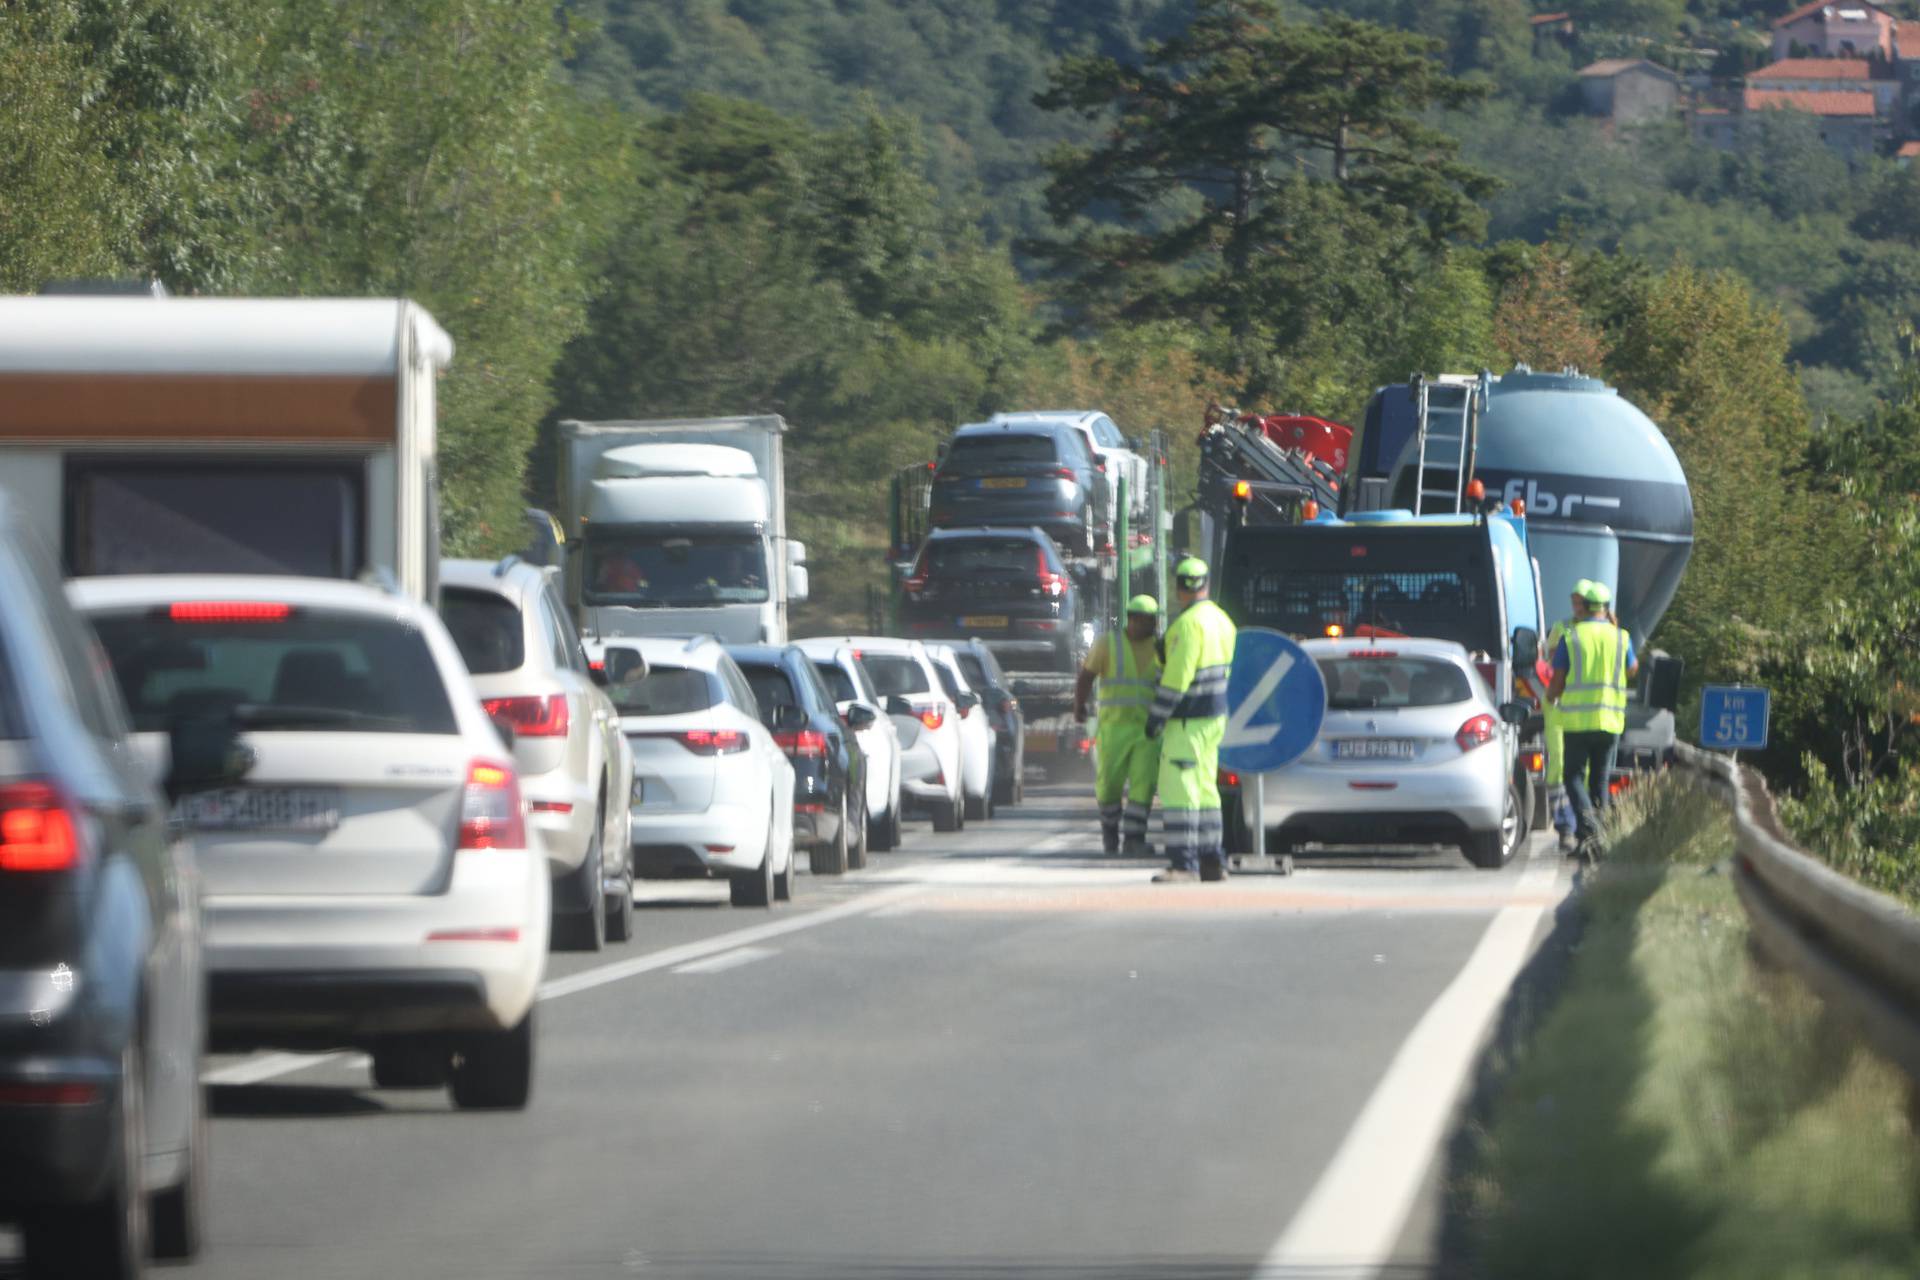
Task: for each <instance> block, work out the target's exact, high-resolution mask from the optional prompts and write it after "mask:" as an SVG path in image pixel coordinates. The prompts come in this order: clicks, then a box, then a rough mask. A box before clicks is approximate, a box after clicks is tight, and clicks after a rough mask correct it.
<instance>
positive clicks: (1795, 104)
mask: <svg viewBox="0 0 1920 1280" xmlns="http://www.w3.org/2000/svg"><path fill="white" fill-rule="evenodd" d="M1740 105H1741V107H1742V108H1744V109H1745V110H1748V111H1762V110H1766V109H1767V108H1785V109H1786V110H1789V111H1804V112H1806V113H1807V114H1808V115H1815V116H1836V117H1849V116H1872V115H1873V114H1874V106H1873V95H1872V94H1870V93H1851V92H1848V93H1838V92H1832V91H1828V90H1821V91H1816V92H1808V91H1806V90H1795V89H1748V90H1746V91H1745V92H1744V93H1742V94H1741V95H1740Z"/></svg>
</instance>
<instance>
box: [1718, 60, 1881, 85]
mask: <svg viewBox="0 0 1920 1280" xmlns="http://www.w3.org/2000/svg"><path fill="white" fill-rule="evenodd" d="M1747 79H1748V80H1750V81H1751V80H1871V79H1873V67H1872V65H1871V64H1870V63H1868V61H1867V60H1866V59H1865V58H1782V59H1780V61H1778V62H1776V63H1773V64H1772V65H1771V66H1765V67H1762V68H1760V69H1759V70H1758V71H1756V72H1754V73H1753V74H1752V75H1750V76H1748V77H1747Z"/></svg>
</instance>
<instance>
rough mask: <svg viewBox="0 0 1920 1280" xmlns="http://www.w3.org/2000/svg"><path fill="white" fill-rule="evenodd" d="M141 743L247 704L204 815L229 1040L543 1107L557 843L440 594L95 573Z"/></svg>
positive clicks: (84, 602) (198, 805) (87, 587)
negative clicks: (535, 1095)
mask: <svg viewBox="0 0 1920 1280" xmlns="http://www.w3.org/2000/svg"><path fill="white" fill-rule="evenodd" d="M69 593H70V595H71V596H72V597H73V600H74V603H75V604H77V605H78V606H79V607H80V609H81V611H82V612H83V613H85V614H86V615H87V616H88V617H89V619H90V620H91V621H92V623H93V625H94V629H95V630H96V631H97V632H98V633H99V635H100V639H101V642H102V643H103V644H104V646H105V648H106V652H107V655H108V658H109V660H110V662H111V663H112V666H113V671H114V675H115V677H116V678H117V680H118V681H119V684H120V688H121V691H122V693H123V694H124V696H125V700H126V703H127V707H128V709H129V711H131V713H132V716H133V721H134V727H135V729H136V730H138V731H140V733H141V737H142V739H143V741H142V744H141V745H142V749H143V750H145V751H148V752H152V753H153V754H154V755H155V756H156V757H157V755H158V752H159V751H161V750H162V749H164V748H163V743H164V737H163V733H162V731H163V730H164V729H165V728H166V726H167V725H168V724H169V723H170V722H178V721H180V720H183V719H184V720H192V719H200V718H203V719H206V720H207V721H209V722H214V723H224V724H232V725H235V726H237V727H238V728H239V729H240V731H241V734H240V740H241V742H242V743H243V744H244V745H245V747H246V748H247V750H248V751H249V753H250V754H251V756H252V762H251V766H250V767H249V768H248V770H247V772H246V773H245V775H244V780H243V782H242V783H241V784H240V785H238V786H234V787H230V788H226V789H224V790H220V791H213V792H208V793H205V794H203V795H199V796H196V797H194V798H193V799H191V800H190V801H188V802H186V803H184V804H183V805H182V806H181V807H180V808H179V810H178V811H177V816H178V818H179V819H180V821H182V822H183V823H184V824H185V825H186V826H187V827H189V828H191V829H192V830H193V831H194V835H195V844H196V846H197V848H198V852H199V867H200V874H201V879H202V882H203V889H204V898H203V901H202V907H201V910H202V912H203V915H204V918H205V922H206V942H205V954H206V963H207V970H208V990H209V1031H210V1038H211V1041H212V1044H213V1046H214V1047H215V1048H217V1049H252V1048H260V1047H275V1048H289V1049H316V1048H324V1049H333V1048H358V1049H364V1050H366V1051H367V1052H368V1053H370V1054H371V1055H372V1057H373V1078H374V1083H375V1084H377V1085H381V1086H383V1087H434V1086H438V1085H441V1084H450V1085H451V1086H452V1091H453V1100H454V1102H455V1104H456V1105H459V1106H462V1107H512V1108H518V1107H523V1106H525V1105H526V1102H527V1098H528V1095H529V1092H530V1088H531V1082H532V1072H533V1002H534V993H535V991H536V989H537V988H538V987H539V984H540V977H541V974H542V972H543V971H544V969H545V965H546V954H547V922H548V915H549V905H548V877H547V858H546V853H545V851H544V850H543V849H542V848H541V847H540V842H539V835H538V833H537V832H535V831H534V830H532V829H531V827H530V826H529V823H528V821H527V812H526V804H525V801H524V800H523V798H522V796H521V792H520V780H519V775H518V771H517V770H516V768H515V766H514V763H513V757H512V756H511V754H510V753H509V752H508V751H507V749H506V747H505V746H504V744H503V743H502V742H501V739H500V735H499V733H498V732H496V731H495V728H494V726H493V724H492V722H491V721H489V720H488V718H487V714H486V712H485V711H483V710H482V709H481V706H480V695H479V692H478V691H477V690H476V689H475V688H474V687H473V680H472V678H471V677H470V676H469V675H468V674H467V668H466V664H465V663H464V662H462V661H461V658H460V652H459V650H458V649H456V648H455V647H454V644H453V640H452V639H451V638H450V637H449V636H448V635H447V632H446V628H445V627H444V626H442V625H441V622H440V619H439V617H438V616H437V615H436V614H435V613H434V612H433V610H431V609H429V608H427V607H426V606H425V605H422V604H418V603H416V602H414V601H411V600H407V599H404V598H402V597H399V596H397V595H391V594H388V593H386V592H383V591H380V590H377V589H375V588H373V587H369V586H362V585H360V584H357V583H349V582H336V581H329V580H326V579H315V578H285V577H230V576H214V575H170V576H139V577H118V578H94V579H82V580H78V581H75V582H73V583H72V584H70V588H69Z"/></svg>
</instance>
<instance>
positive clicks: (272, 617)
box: [167, 600, 293, 622]
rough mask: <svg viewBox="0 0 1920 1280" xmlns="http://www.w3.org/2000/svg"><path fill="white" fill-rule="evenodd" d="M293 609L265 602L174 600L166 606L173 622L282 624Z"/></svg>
mask: <svg viewBox="0 0 1920 1280" xmlns="http://www.w3.org/2000/svg"><path fill="white" fill-rule="evenodd" d="M292 616H293V606H292V605H290V604H280V603H278V602H275V601H268V600H177V601H175V602H174V603H173V604H170V605H168V606H167V617H168V618H170V619H172V620H173V621H175V622H284V621H285V620H286V619H288V618H290V617H292Z"/></svg>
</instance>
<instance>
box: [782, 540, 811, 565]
mask: <svg viewBox="0 0 1920 1280" xmlns="http://www.w3.org/2000/svg"><path fill="white" fill-rule="evenodd" d="M806 562H807V544H806V543H804V542H795V541H794V540H793V539H791V538H789V539H787V563H788V564H793V565H800V564H805V563H806Z"/></svg>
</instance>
